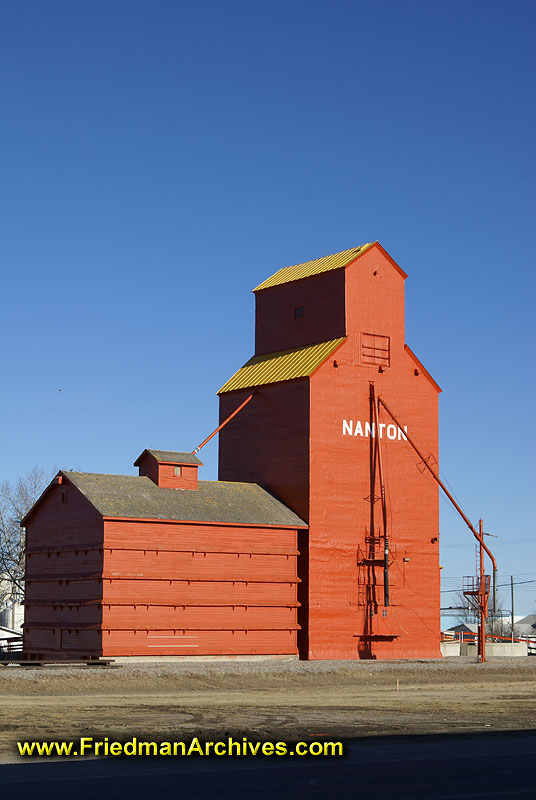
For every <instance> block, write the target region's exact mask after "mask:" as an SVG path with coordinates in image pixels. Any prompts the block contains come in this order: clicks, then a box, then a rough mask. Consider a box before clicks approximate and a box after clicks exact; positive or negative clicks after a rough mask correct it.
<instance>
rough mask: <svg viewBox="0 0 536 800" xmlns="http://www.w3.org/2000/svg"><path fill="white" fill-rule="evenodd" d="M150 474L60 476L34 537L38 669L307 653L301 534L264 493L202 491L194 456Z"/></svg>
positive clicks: (30, 567)
mask: <svg viewBox="0 0 536 800" xmlns="http://www.w3.org/2000/svg"><path fill="white" fill-rule="evenodd" d="M135 465H136V466H138V467H139V476H130V475H98V474H88V473H82V472H64V471H62V472H59V473H58V475H57V476H56V477H55V478H54V480H53V481H52V483H51V484H50V485H49V487H48V488H47V489H46V491H45V492H44V494H43V495H42V497H41V498H40V499H39V501H38V502H37V503H36V505H35V506H34V507H33V508H32V510H31V511H30V513H29V514H28V515H27V517H26V518H25V519H24V520H23V522H22V524H23V525H24V526H25V528H26V536H27V548H26V559H27V561H26V600H25V606H26V617H25V623H24V651H25V654H27V655H28V656H30V657H43V656H47V655H48V656H51V655H54V654H56V655H58V654H59V653H61V655H62V657H64V658H65V657H72V658H81V657H84V658H85V657H98V656H109V655H113V656H134V655H136V656H177V655H219V654H227V655H232V654H247V655H251V654H288V655H295V654H296V653H297V644H296V632H297V628H298V624H297V605H298V603H297V583H298V576H297V566H296V562H297V532H298V530H300V529H302V530H303V529H306V527H307V526H306V524H305V523H304V522H303V521H302V520H301V519H300V518H299V517H298V516H297V515H296V514H295V513H294V512H292V511H291V510H290V509H288V508H287V507H286V506H285V505H283V503H281V502H280V501H279V500H277V498H276V497H274V496H273V495H272V494H270V493H269V492H268V491H267V490H266V489H264V488H262V487H261V486H259V485H258V484H254V483H239V482H232V481H198V475H197V473H198V468H199V467H200V466H202V464H201V461H199V459H198V458H196V457H195V456H194V455H192V454H191V453H178V452H168V451H161V450H144V451H143V453H142V454H141V456H140V457H139V458H138V459H137V461H136V462H135Z"/></svg>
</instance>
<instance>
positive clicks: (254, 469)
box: [220, 246, 440, 658]
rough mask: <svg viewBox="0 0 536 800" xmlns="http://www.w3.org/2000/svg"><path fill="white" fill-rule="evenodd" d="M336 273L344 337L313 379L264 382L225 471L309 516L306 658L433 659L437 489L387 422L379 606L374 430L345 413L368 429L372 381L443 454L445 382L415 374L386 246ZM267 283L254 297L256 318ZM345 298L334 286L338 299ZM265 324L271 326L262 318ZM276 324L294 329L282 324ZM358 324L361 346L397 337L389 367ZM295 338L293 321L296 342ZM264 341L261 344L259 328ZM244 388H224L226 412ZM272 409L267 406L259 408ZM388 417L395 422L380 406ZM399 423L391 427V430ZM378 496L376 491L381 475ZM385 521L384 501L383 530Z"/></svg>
mask: <svg viewBox="0 0 536 800" xmlns="http://www.w3.org/2000/svg"><path fill="white" fill-rule="evenodd" d="M328 274H329V273H328ZM332 274H337V275H338V276H341V275H343V276H345V280H346V292H345V307H346V335H347V337H348V338H347V341H346V342H345V343H344V344H343V345H342V346H341V347H340V348H339V349H338V350H337V352H336V354H334V355H333V357H331V358H329V359H328V360H327V361H326V362H325V363H324V364H323V365H322V366H321V367H320V369H319V370H317V372H316V373H315V374H314V375H313V376H312V377H311V379H310V381H309V380H308V379H304V380H303V381H296V382H288V383H281V384H278V385H275V386H266V387H262V389H259V390H256V391H257V394H256V395H255V397H254V399H253V401H252V402H251V403H250V404H249V405H248V406H246V408H245V409H244V412H241V413H240V414H239V415H237V417H236V418H235V419H234V420H233V421H232V422H231V423H230V424H229V425H228V426H227V428H226V429H224V430H223V431H222V434H221V435H220V477H221V478H225V477H226V476H231V475H232V479H233V480H254V481H256V482H258V483H261V484H264V485H266V486H267V487H268V488H269V489H270V490H271V491H273V492H274V493H275V494H277V495H278V496H279V497H280V498H281V499H282V500H283V501H284V502H286V503H287V505H289V506H290V507H291V508H292V509H293V510H294V511H296V513H298V514H300V516H301V517H302V518H303V519H305V520H306V521H308V522H309V533H308V537H307V540H306V539H305V537H304V536H303V535H302V534H300V545H299V549H300V552H301V555H300V559H299V574H300V578H301V580H302V584H301V587H300V593H299V599H300V602H301V603H302V607H301V608H300V612H299V617H298V618H299V621H300V624H301V626H302V631H301V632H300V635H299V641H300V654H301V656H302V657H308V658H417V657H419V658H429V657H439V656H440V649H439V632H440V623H439V544H438V536H439V523H438V516H439V509H438V489H437V487H436V485H435V483H434V481H433V479H432V478H431V477H430V476H429V475H428V474H423V473H422V472H421V471H420V470H419V468H418V465H417V463H416V462H417V460H418V459H417V458H416V456H414V454H413V451H412V450H411V448H410V446H409V445H408V443H407V442H405V441H403V440H402V439H401V438H400V439H399V438H398V435H397V438H396V439H395V440H391V439H389V438H388V436H387V428H385V429H383V432H384V436H383V438H382V439H381V440H380V444H381V446H382V453H383V459H384V469H385V475H386V490H387V504H388V524H389V529H390V562H391V563H390V567H389V577H390V584H391V592H390V595H391V597H390V606H389V608H384V607H383V565H382V564H381V563H380V562H377V563H376V562H372V563H371V562H370V561H367V559H366V556H368V555H369V553H368V552H367V547H366V545H367V542H366V537H368V536H369V535H370V524H371V502H370V496H371V485H370V474H371V473H370V446H371V440H370V438H366V436H359V435H356V436H350V435H348V434H346V435H344V433H343V424H342V423H343V419H346V420H349V421H352V425H353V424H354V422H356V421H360V422H361V423H362V425H363V428H364V425H365V422H366V421H370V406H369V384H370V383H371V382H373V383H374V386H375V391H376V394H377V395H381V396H382V397H384V399H385V401H386V402H387V403H388V405H389V406H390V407H391V408H392V410H393V412H394V413H395V414H397V415H399V416H400V419H401V423H402V424H403V425H407V426H408V431H409V432H410V433H412V434H413V436H414V438H415V440H416V443H417V444H418V446H420V447H421V448H422V449H423V450H424V452H426V453H427V454H428V453H432V454H433V455H434V457H435V459H436V460H437V459H438V402H437V398H438V395H437V390H436V388H435V386H434V385H433V384H432V383H431V382H430V381H429V380H428V378H427V377H426V376H425V375H424V374H422V372H421V374H419V375H415V366H416V365H415V362H414V361H413V359H412V358H411V357H410V356H409V354H408V353H407V352H406V351H405V349H404V278H403V276H402V275H401V273H400V272H399V271H398V270H397V269H396V267H395V266H394V265H393V264H392V263H391V262H390V261H389V259H388V258H387V257H386V256H385V255H384V254H383V252H382V251H381V249H380V248H379V247H376V246H374V247H371V248H370V249H369V250H368V251H366V253H365V254H364V255H363V256H361V257H360V258H359V259H358V260H357V261H355V262H354V263H353V264H352V265H351V266H350V267H348V268H347V269H345V270H338V271H336V272H335V273H332ZM303 283H304V284H305V283H311V281H304V282H303ZM289 287H293V288H292V292H294V293H295V297H297V296H298V294H299V287H298V284H291V285H289V286H288V287H284V286H283V287H274V288H272V289H270V290H267V292H266V294H267V293H268V292H269V293H270V299H269V303H268V301H267V302H266V307H268V305H270V307H273V308H275V307H276V306H277V296H278V292H279V293H280V296H281V305H282V307H283V306H284V305H285V303H286V304H287V305H288V302H287V292H290V288H289ZM326 292H327V290H326ZM264 293H265V292H259V293H257V303H258V319H259V313H260V309H261V307H263V306H261V303H262V300H261V296H262V295H263V294H264ZM320 301H321V302H322V303H323V304H324V305H325V306H328V307H329V306H331V303H332V301H331V297H330V296H329V294H327V293H325V294H323V296H322V298H319V302H320ZM339 302H340V298H339V294H338V287H337V289H336V290H334V301H333V304H334V307H335V308H338V307H339ZM283 311H284V309H283ZM283 311H282V313H283ZM284 313H286V311H285V312H284ZM266 319H267V320H268V317H266ZM262 327H263V328H264V327H266V324H265V322H264V319H263V321H262ZM267 327H268V328H269V327H270V325H267ZM282 330H285V335H286V329H284V328H282ZM318 330H319V333H318V336H317V337H316V339H315V340H316V341H322V340H323V339H328V338H334V336H335V335H340V334H337V333H336V332H334V333H329V334H328V333H327V329H325V328H324V327H323V323H319V328H318ZM362 334H366V335H367V342H368V341H369V339H368V337H370V335H375V336H379V337H383V338H382V342H383V341H386V340H388V341H389V349H390V365H389V366H382V367H381V368H380V366H379V365H370V364H366V363H363V351H362ZM292 336H293V334H292V331H291V332H290V333H289V337H290V339H292ZM261 340H262V341H267V339H266V338H265V334H264V333H263V334H262V335H261ZM295 343H296V342H295V339H292V342H291V343H287V344H285V343H284V342H283V341H279V342H278V348H280V349H285V347H291V346H293V345H294V344H295ZM334 362H336V364H337V366H334ZM306 383H309V384H310V390H309V393H308V398H309V408H308V411H307V419H305V414H304V406H305V403H304V402H302V404H301V406H299V405H298V404H297V403H296V399H297V394H298V393H301V394H300V396H301V397H302V398H304V397H305V394H306V392H305V389H304V388H303V384H306ZM297 387H299V389H298V388H297ZM246 394H247V391H244V392H243V393H230V394H224V395H222V396H221V411H220V418H221V419H224V418H225V416H227V414H228V413H230V411H231V410H233V408H236V406H237V405H238V404H239V402H240V400H241V399H242V396H244V397H245V396H246ZM272 398H273V399H272ZM268 399H270V400H271V402H270V403H268ZM248 410H249V416H246V412H248ZM265 410H269V414H265V415H263V412H264V411H265ZM380 423H382V424H385V425H387V424H390V423H391V420H390V419H388V418H387V416H386V414H385V412H383V413H382V414H381V416H380ZM358 430H359V429H358ZM226 431H227V433H226ZM393 432H394V433H395V434H396V433H397V432H396V431H395V430H394V429H390V433H391V434H392V433H393ZM289 442H291V443H292V449H291V451H290V452H291V454H294V455H295V454H300V458H299V459H297V458H294V460H293V461H292V469H291V470H290V471H291V473H292V484H293V487H294V491H293V492H289V491H288V490H287V491H285V481H282V480H281V476H280V473H281V472H285V480H286V479H287V477H288V476H287V473H286V464H285V459H284V458H283V457H282V456H281V454H282V453H286V452H287V451H288V447H289V445H288V443H289ZM306 448H307V450H308V457H306V456H305V449H306ZM374 494H376V495H379V485H378V483H377V484H376V487H375V491H374ZM380 521H381V510H380V505H379V503H376V504H375V526H374V527H375V535H376V536H377V537H379V535H380V533H381V528H380ZM379 544H380V542H378V543H377V546H378V545H379ZM404 559H409V560H404Z"/></svg>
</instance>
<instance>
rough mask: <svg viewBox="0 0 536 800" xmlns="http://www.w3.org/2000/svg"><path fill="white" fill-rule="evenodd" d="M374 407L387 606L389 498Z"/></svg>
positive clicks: (372, 395) (384, 589) (371, 388)
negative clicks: (387, 498) (387, 496)
mask: <svg viewBox="0 0 536 800" xmlns="http://www.w3.org/2000/svg"><path fill="white" fill-rule="evenodd" d="M370 393H371V397H372V399H373V400H374V385H373V384H371V386H370ZM373 407H374V422H375V426H374V441H375V445H376V448H377V453H378V477H379V479H380V492H381V498H382V518H383V536H384V545H383V602H384V605H385V606H388V605H389V536H388V533H387V500H386V497H385V482H384V478H383V462H382V450H381V445H380V425H379V422H378V407H377V406H376V403H375V402H374V404H373Z"/></svg>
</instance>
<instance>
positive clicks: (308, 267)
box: [253, 242, 375, 292]
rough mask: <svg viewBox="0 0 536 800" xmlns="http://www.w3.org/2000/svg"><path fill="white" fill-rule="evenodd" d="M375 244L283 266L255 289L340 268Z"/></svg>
mask: <svg viewBox="0 0 536 800" xmlns="http://www.w3.org/2000/svg"><path fill="white" fill-rule="evenodd" d="M373 244H375V242H368V244H362V245H359V246H358V247H351V248H350V249H349V250H343V251H342V252H340V253H333V255H331V256H324V258H317V259H315V260H314V261H305V262H304V263H303V264H295V265H294V266H293V267H283V268H282V269H280V270H278V271H277V272H275V273H274V274H273V275H272V276H271V277H270V278H267V279H266V280H265V281H263V282H262V283H260V284H259V285H258V286H256V287H255V289H253V291H254V292H258V291H260V289H268V288H269V287H270V286H279V285H280V284H281V283H290V282H291V281H299V280H300V278H309V277H311V275H318V274H319V273H320V272H329V271H330V270H332V269H340V268H341V267H345V266H346V265H347V264H349V263H350V261H353V260H354V258H357V256H360V255H361V254H362V253H364V252H365V250H367V249H368V248H369V247H370V246H371V245H373Z"/></svg>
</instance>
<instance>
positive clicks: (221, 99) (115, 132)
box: [0, 0, 536, 613]
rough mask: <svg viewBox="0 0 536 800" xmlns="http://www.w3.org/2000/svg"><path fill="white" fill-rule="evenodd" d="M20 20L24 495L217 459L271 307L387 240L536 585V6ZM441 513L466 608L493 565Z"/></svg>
mask: <svg viewBox="0 0 536 800" xmlns="http://www.w3.org/2000/svg"><path fill="white" fill-rule="evenodd" d="M0 12H1V13H0V65H1V78H0V80H1V96H0V114H1V125H0V144H1V147H0V153H1V156H0V157H1V161H2V169H1V178H0V183H1V186H0V192H1V195H0V203H1V227H2V230H1V235H0V256H1V262H0V263H1V266H2V305H1V308H2V313H1V316H0V320H1V321H0V325H1V329H2V330H1V336H2V338H1V341H2V370H1V376H2V392H1V395H0V397H1V399H0V403H1V406H2V427H1V444H0V448H1V450H0V452H1V460H0V480H4V479H6V478H9V479H13V478H16V477H17V476H18V475H20V474H24V473H26V472H27V471H28V470H29V469H30V468H31V467H32V466H33V465H34V464H39V465H42V466H44V467H46V468H47V469H48V468H50V469H52V468H53V467H54V466H57V467H62V468H67V469H68V468H79V469H82V470H86V471H94V472H112V473H113V472H119V473H132V474H133V473H134V472H135V470H134V469H133V467H132V466H131V465H132V462H133V461H134V459H135V458H136V457H137V455H138V454H139V453H140V452H141V450H142V449H143V448H144V447H159V448H162V449H179V450H180V449H184V450H190V449H192V448H193V447H194V446H195V445H197V444H198V443H199V442H200V441H201V440H202V439H203V438H204V437H205V435H207V434H208V433H209V432H210V431H211V430H212V429H213V428H214V427H215V425H216V424H217V398H216V394H215V393H216V391H217V389H218V388H219V387H220V386H221V385H222V383H223V382H224V381H225V380H226V379H227V378H228V377H229V376H230V375H231V374H232V373H233V372H234V371H235V370H236V369H237V368H238V367H239V366H240V365H241V364H242V363H243V362H244V361H245V360H246V359H247V358H248V357H249V356H250V355H251V353H252V350H253V297H252V295H251V294H250V289H251V288H252V287H253V286H255V285H256V284H258V283H259V282H260V281H261V280H263V279H264V278H265V277H267V276H268V275H270V274H271V273H272V272H274V271H275V270H276V269H278V268H279V267H281V266H285V265H288V264H293V263H296V262H299V261H304V260H307V259H311V258H317V257H320V256H322V255H325V254H327V253H331V252H335V251H338V250H343V249H346V248H348V247H350V246H352V245H355V244H360V243H363V242H367V241H370V240H373V239H379V240H380V242H381V243H382V244H383V246H384V247H385V248H386V249H387V250H388V252H389V253H391V255H392V256H393V257H394V258H395V259H396V260H397V262H398V263H399V264H400V265H401V266H402V267H403V268H404V269H405V270H406V272H407V273H408V274H409V279H408V281H407V282H406V297H407V308H406V311H407V330H406V338H407V342H408V344H409V345H410V346H411V347H412V348H413V349H414V350H415V351H416V353H417V354H418V356H419V358H420V359H421V360H422V361H423V363H424V364H425V365H426V366H427V368H428V369H429V370H430V372H431V373H432V374H433V376H434V377H435V379H436V380H437V381H438V383H439V384H440V385H441V386H442V387H443V389H444V391H443V394H442V395H441V399H440V413H441V441H440V454H441V468H442V470H443V472H444V473H445V475H446V476H447V477H448V480H449V481H450V483H451V485H452V486H453V487H454V490H455V492H456V494H457V496H458V497H459V498H460V500H461V502H462V504H463V506H464V508H465V509H466V511H467V513H468V514H469V515H470V517H471V519H472V520H473V521H475V522H476V521H477V519H478V517H479V516H483V517H484V520H485V526H486V529H487V530H489V531H492V532H493V533H496V534H497V535H499V536H500V539H498V540H489V541H490V542H491V541H492V542H494V544H496V552H497V556H498V558H499V568H500V572H501V574H502V575H503V576H509V575H510V574H511V573H513V574H515V575H516V579H517V580H519V581H521V580H532V579H536V572H535V571H536V553H535V547H534V504H533V503H532V502H531V501H532V498H533V496H534V488H533V486H534V478H535V470H534V458H533V454H534V450H535V444H536V443H535V436H534V432H535V429H536V422H535V417H534V400H535V391H534V388H535V387H534V344H535V336H534V334H535V331H534V322H533V319H534V299H535V291H534V289H535V287H534V243H535V242H534V228H533V221H534V194H533V187H534V166H535V165H534V128H535V126H534V79H535V63H534V57H533V55H532V54H533V52H534V42H533V34H534V26H535V23H536V6H535V4H534V2H522V1H519V0H516V2H513V3H508V4H507V3H505V2H494V1H493V0H487V1H486V2H484V1H482V2H461V1H460V0H455V1H454V2H449V3H447V2H443V3H439V2H436V3H430V2H429V0H428V1H427V2H409V1H408V2H401V1H398V2H394V1H393V0H383V1H382V2H372V1H371V2H358V1H356V0H354V2H347V1H346V0H343V1H342V2H341V1H339V2H331V3H328V2H314V1H313V0H308V1H307V2H297V1H295V0H287V2H280V1H279V0H271V2H269V3H261V2H255V1H254V0H226V2H206V1H205V0H201V1H200V2H196V3H192V2H189V3H186V2H180V0H174V1H173V2H171V1H170V0H158V1H156V2H155V1H153V2H148V0H145V1H144V2H140V1H139V0H128V2H126V1H123V0H120V1H118V0H115V1H114V2H112V3H110V2H102V1H100V0H97V1H96V0H92V1H91V2H81V1H80V2H75V3H73V2H67V0H56V1H54V0H47V2H40V1H39V2H36V0H29V1H27V2H24V3H13V2H8V1H7V0H1V2H0ZM60 388H61V389H62V391H61V392H59V391H58V390H59V389H60ZM216 451H217V444H216V442H213V443H211V444H210V445H208V446H207V447H206V448H205V450H204V451H203V459H204V461H205V464H206V466H205V468H204V470H203V472H204V474H203V477H204V478H208V479H214V478H216V477H217V475H216ZM441 514H442V516H441V531H442V540H441V541H442V564H443V566H444V570H443V575H444V577H445V588H453V587H455V586H456V585H457V580H455V579H457V578H458V576H461V575H463V574H469V573H472V572H473V570H474V561H475V559H474V548H473V545H472V543H471V537H470V534H469V532H468V531H467V530H466V529H465V527H464V525H463V523H462V522H459V521H458V519H457V517H456V515H455V512H453V511H451V510H450V508H448V507H447V506H446V504H443V505H442V512H441ZM535 587H536V583H528V584H522V585H521V584H520V585H519V586H518V587H517V588H518V591H517V593H516V600H517V604H518V609H519V611H520V613H523V612H524V613H528V612H530V611H533V610H536V591H535ZM452 598H453V595H448V594H447V595H446V596H445V597H444V601H443V604H444V605H446V604H448V603H449V601H450V599H452ZM505 606H506V607H508V608H509V600H508V599H507V600H506V601H505Z"/></svg>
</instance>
